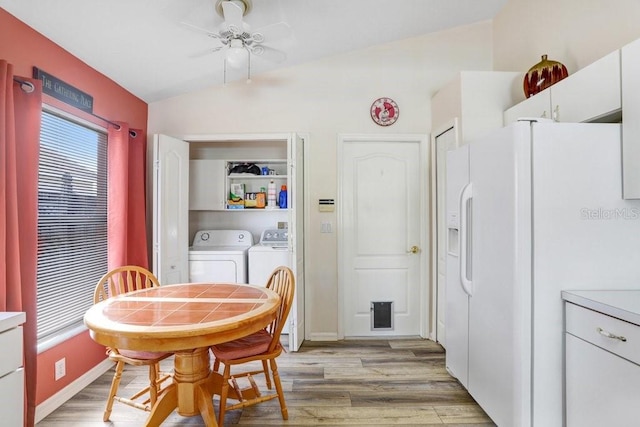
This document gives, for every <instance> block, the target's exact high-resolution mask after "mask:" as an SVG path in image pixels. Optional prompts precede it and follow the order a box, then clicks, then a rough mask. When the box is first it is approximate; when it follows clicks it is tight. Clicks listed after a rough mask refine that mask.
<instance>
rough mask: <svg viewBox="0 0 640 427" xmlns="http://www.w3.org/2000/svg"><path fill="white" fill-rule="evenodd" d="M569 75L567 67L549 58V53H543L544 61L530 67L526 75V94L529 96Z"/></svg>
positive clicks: (524, 85)
mask: <svg viewBox="0 0 640 427" xmlns="http://www.w3.org/2000/svg"><path fill="white" fill-rule="evenodd" d="M568 75H569V73H568V72H567V67H565V66H564V65H562V64H561V63H560V62H558V61H552V60H550V59H547V55H542V61H540V62H538V63H537V64H536V65H534V66H533V67H531V68H529V71H527V74H525V75H524V84H523V87H524V95H525V96H526V97H527V98H529V97H531V96H533V95H535V94H536V93H538V92H540V91H542V90H544V89H546V88H548V87H549V86H551V85H553V84H555V83H558V82H559V81H560V80H562V79H564V78H565V77H567V76H568Z"/></svg>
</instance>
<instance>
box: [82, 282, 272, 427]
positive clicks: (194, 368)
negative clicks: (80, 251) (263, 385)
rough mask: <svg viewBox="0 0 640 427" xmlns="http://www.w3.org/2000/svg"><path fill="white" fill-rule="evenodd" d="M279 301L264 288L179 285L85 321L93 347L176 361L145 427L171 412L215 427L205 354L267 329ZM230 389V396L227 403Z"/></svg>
mask: <svg viewBox="0 0 640 427" xmlns="http://www.w3.org/2000/svg"><path fill="white" fill-rule="evenodd" d="M279 304H280V297H279V296H278V294H277V293H275V292H274V291H272V290H270V289H267V288H265V287H260V286H253V285H243V284H235V283H184V284H176V285H164V286H160V287H156V288H150V289H143V290H139V291H134V292H129V293H126V294H122V295H118V296H115V297H112V298H109V299H107V300H105V301H102V302H99V303H97V304H95V305H94V306H93V307H91V308H90V309H89V310H88V311H87V312H86V314H85V316H84V322H85V325H86V326H87V327H88V328H89V330H90V334H91V337H92V338H93V340H94V341H96V342H98V343H100V344H102V345H105V346H107V347H112V348H118V349H127V350H142V351H164V352H172V353H175V357H174V376H173V383H172V384H171V385H169V386H167V387H166V388H165V389H164V390H163V392H162V393H161V395H160V396H159V398H158V400H157V401H156V403H155V405H154V406H153V407H152V408H151V412H150V414H149V417H148V418H147V421H146V423H145V425H146V426H159V425H160V424H161V423H162V421H163V420H165V419H166V418H167V417H168V416H169V415H170V414H171V413H172V412H173V411H174V410H177V412H178V413H179V414H180V415H183V416H194V415H198V414H200V415H201V416H202V418H203V420H204V422H205V425H206V426H208V427H209V426H217V422H216V417H215V414H214V410H213V395H214V394H219V392H220V389H221V387H222V376H221V375H220V374H218V373H216V372H212V371H211V367H210V366H211V363H210V362H211V361H210V355H209V346H211V345H214V344H219V343H222V342H227V341H231V340H234V339H237V338H241V337H243V336H247V335H249V334H251V333H253V332H256V331H259V330H260V329H262V328H264V327H265V326H267V325H268V324H269V323H270V322H271V321H272V320H273V318H274V317H275V315H276V311H277V309H278V306H279ZM234 393H235V392H234V390H233V387H231V388H230V396H229V397H232V398H237V397H238V396H235V395H234Z"/></svg>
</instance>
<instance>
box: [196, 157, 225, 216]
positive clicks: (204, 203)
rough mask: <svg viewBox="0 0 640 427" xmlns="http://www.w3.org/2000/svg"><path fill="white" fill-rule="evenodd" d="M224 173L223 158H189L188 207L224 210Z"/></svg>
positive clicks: (197, 209)
mask: <svg viewBox="0 0 640 427" xmlns="http://www.w3.org/2000/svg"><path fill="white" fill-rule="evenodd" d="M226 175H227V174H226V170H225V161H224V160H213V159H195V160H190V161H189V209H190V210H194V211H199V210H204V211H206V210H212V211H216V210H218V211H219V210H224V209H225V208H226V203H227V192H226V190H225V178H226Z"/></svg>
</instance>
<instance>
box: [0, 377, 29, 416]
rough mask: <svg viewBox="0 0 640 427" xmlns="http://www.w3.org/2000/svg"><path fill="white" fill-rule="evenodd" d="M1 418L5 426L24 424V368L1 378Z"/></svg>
mask: <svg viewBox="0 0 640 427" xmlns="http://www.w3.org/2000/svg"><path fill="white" fill-rule="evenodd" d="M0 396H2V399H0V419H2V425H3V426H15V427H18V426H23V425H24V421H23V416H22V408H23V407H24V370H23V369H18V370H17V371H13V372H12V373H10V374H9V375H5V376H4V377H2V378H0Z"/></svg>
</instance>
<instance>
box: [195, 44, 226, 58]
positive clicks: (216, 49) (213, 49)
mask: <svg viewBox="0 0 640 427" xmlns="http://www.w3.org/2000/svg"><path fill="white" fill-rule="evenodd" d="M225 47H226V46H216V47H210V48H208V49H205V50H203V51H200V52H196V53H193V54H191V55H189V58H201V57H203V56H205V55H209V54H211V53H215V52H219V51H221V50H222V49H224V48H225Z"/></svg>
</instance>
